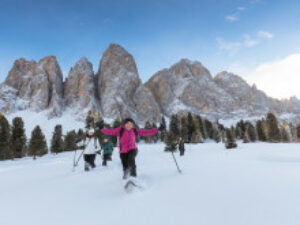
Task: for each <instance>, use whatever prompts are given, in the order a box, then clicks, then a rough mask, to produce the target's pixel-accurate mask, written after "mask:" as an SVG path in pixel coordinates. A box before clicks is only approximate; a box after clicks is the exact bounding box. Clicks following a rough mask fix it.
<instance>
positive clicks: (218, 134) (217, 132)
mask: <svg viewBox="0 0 300 225" xmlns="http://www.w3.org/2000/svg"><path fill="white" fill-rule="evenodd" d="M213 139H214V140H215V142H217V143H219V142H220V141H221V132H220V130H219V128H218V126H213Z"/></svg>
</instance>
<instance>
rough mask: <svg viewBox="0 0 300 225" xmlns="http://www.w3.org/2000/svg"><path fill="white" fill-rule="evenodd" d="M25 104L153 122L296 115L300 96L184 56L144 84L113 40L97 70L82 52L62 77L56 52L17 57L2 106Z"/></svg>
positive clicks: (1, 89) (52, 111) (0, 95)
mask: <svg viewBox="0 0 300 225" xmlns="http://www.w3.org/2000/svg"><path fill="white" fill-rule="evenodd" d="M27 109H29V110H33V111H36V112H40V111H44V110H47V111H48V115H49V117H53V116H61V115H62V114H63V112H64V111H66V110H69V111H72V112H74V114H75V115H78V117H81V118H82V115H83V114H85V113H86V112H87V111H88V110H90V109H93V110H95V111H99V112H101V113H102V115H103V116H104V117H105V118H110V119H115V118H119V119H122V118H125V117H128V116H130V117H133V118H134V119H135V120H137V121H140V122H145V121H147V120H148V121H152V122H156V121H159V120H160V118H161V115H165V116H170V115H171V114H173V113H179V114H184V113H187V112H193V113H195V114H200V115H202V116H204V117H207V118H209V119H212V120H218V119H229V118H236V117H240V118H243V117H249V116H263V115H265V114H266V113H267V112H270V111H271V112H275V113H277V114H278V115H279V116H280V115H283V114H287V113H290V114H292V115H294V116H295V118H296V117H297V118H298V114H299V112H300V101H299V100H298V99H297V98H291V99H286V100H281V101H280V100H277V99H274V98H271V97H268V96H267V95H266V94H265V93H264V92H262V91H260V90H258V89H257V88H256V86H255V85H253V86H250V85H249V84H248V83H247V82H246V81H245V80H243V79H242V78H241V77H239V76H238V75H235V74H232V73H229V72H226V71H224V72H221V73H219V74H217V75H216V76H215V77H213V76H212V75H211V74H210V72H209V70H208V69H207V68H205V67H204V66H203V65H202V64H201V63H200V62H198V61H190V60H188V59H182V60H180V61H179V62H178V63H176V64H174V65H172V66H171V67H170V68H167V69H163V70H161V71H158V72H157V73H155V74H154V75H153V76H152V77H151V78H150V79H149V80H148V81H147V82H146V83H145V84H143V83H142V82H141V80H140V78H139V73H138V70H137V66H136V63H135V61H134V58H133V56H132V55H131V54H130V53H128V52H127V51H126V50H125V49H124V48H123V47H121V46H120V45H117V44H111V45H110V46H109V47H108V48H107V50H106V51H105V52H104V53H103V56H102V58H101V60H100V64H99V68H98V70H97V72H96V73H94V71H93V66H92V64H91V63H90V62H89V61H88V60H87V59H86V58H85V57H82V58H81V59H80V60H79V61H78V62H77V63H76V64H75V65H74V66H73V67H72V68H71V69H70V72H69V75H68V77H67V78H66V80H65V82H63V76H62V72H61V69H60V67H59V65H58V62H57V60H56V58H55V57H54V56H48V57H45V58H43V59H41V60H40V61H39V62H35V61H33V60H31V61H27V60H25V59H24V58H21V59H18V60H16V61H15V62H14V65H13V67H12V69H11V71H10V72H9V74H8V76H7V78H6V80H5V81H4V82H3V83H2V84H0V111H1V112H4V113H11V112H15V111H19V110H27Z"/></svg>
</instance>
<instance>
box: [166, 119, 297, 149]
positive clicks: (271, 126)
mask: <svg viewBox="0 0 300 225" xmlns="http://www.w3.org/2000/svg"><path fill="white" fill-rule="evenodd" d="M161 135H165V136H164V137H162V138H161V140H162V141H164V142H165V143H166V144H167V149H174V148H175V147H174V146H175V145H174V143H176V141H177V140H178V138H179V137H181V138H182V139H183V140H184V142H185V143H203V142H204V141H205V140H206V139H211V140H214V141H215V142H217V143H219V142H220V141H222V142H223V143H225V147H226V148H235V147H237V144H236V140H242V141H243V143H250V142H256V141H262V142H271V143H279V142H284V143H287V142H300V125H297V126H295V125H293V124H292V123H287V122H282V123H281V124H280V123H279V121H278V119H277V118H276V116H275V115H274V114H273V113H268V114H267V116H266V118H262V119H261V120H257V121H256V122H255V123H251V122H250V121H243V120H240V121H239V122H238V123H237V124H236V125H235V126H231V127H230V128H225V127H224V126H223V125H222V124H219V123H218V122H215V123H212V122H211V121H209V120H207V119H204V118H202V117H201V116H199V115H192V114H191V113H188V114H187V116H181V117H179V116H178V115H172V116H171V120H170V124H169V129H168V130H167V131H166V133H165V134H161ZM172 146H173V147H172Z"/></svg>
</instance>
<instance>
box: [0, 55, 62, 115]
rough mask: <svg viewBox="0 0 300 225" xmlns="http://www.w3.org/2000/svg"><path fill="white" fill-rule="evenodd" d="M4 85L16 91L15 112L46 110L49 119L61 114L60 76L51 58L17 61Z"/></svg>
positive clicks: (55, 62) (54, 61) (54, 59)
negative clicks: (37, 60) (36, 60)
mask: <svg viewBox="0 0 300 225" xmlns="http://www.w3.org/2000/svg"><path fill="white" fill-rule="evenodd" d="M4 84H5V85H7V86H9V87H12V88H14V89H15V90H16V91H17V103H18V105H16V106H15V107H14V108H15V109H17V110H18V109H20V110H24V109H31V110H34V111H37V112H39V111H42V110H46V109H47V110H49V116H58V115H60V114H61V113H62V97H63V82H62V73H61V70H60V68H59V65H58V63H57V61H56V58H55V57H54V56H49V57H45V58H43V59H41V60H40V61H39V62H38V63H36V62H35V61H33V60H32V61H26V60H25V59H23V58H21V59H19V60H16V61H15V62H14V65H13V68H12V69H11V70H10V72H9V74H8V77H7V78H6V80H5V82H4Z"/></svg>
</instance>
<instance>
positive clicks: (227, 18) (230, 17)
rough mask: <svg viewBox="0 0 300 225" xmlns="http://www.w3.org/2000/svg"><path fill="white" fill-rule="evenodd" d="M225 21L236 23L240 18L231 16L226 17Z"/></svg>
mask: <svg viewBox="0 0 300 225" xmlns="http://www.w3.org/2000/svg"><path fill="white" fill-rule="evenodd" d="M225 19H226V20H227V21H230V22H234V21H237V20H238V19H239V18H238V17H237V16H234V15H230V16H226V17H225Z"/></svg>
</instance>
